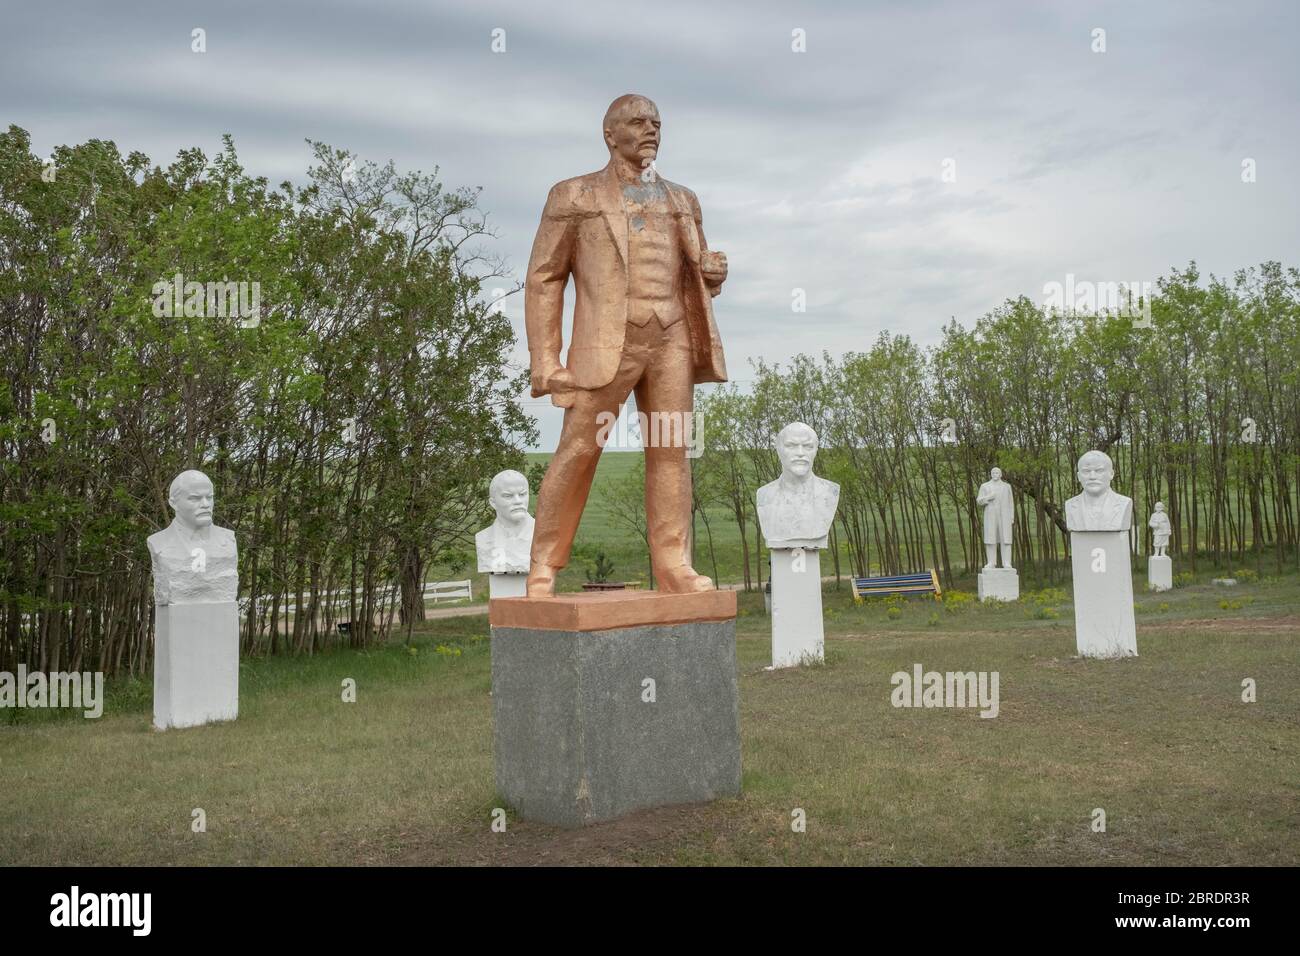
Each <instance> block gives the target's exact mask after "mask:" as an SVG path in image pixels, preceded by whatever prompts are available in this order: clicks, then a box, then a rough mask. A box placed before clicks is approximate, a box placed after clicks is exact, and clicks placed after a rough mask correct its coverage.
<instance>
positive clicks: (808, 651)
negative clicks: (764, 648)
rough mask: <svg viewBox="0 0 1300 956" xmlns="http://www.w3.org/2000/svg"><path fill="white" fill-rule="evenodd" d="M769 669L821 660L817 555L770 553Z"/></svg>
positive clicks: (805, 551)
mask: <svg viewBox="0 0 1300 956" xmlns="http://www.w3.org/2000/svg"><path fill="white" fill-rule="evenodd" d="M771 584H772V669H776V668H778V667H796V666H798V665H799V664H805V663H812V662H815V661H820V660H823V659H824V658H825V645H826V632H825V629H824V628H823V626H822V571H821V557H820V552H819V551H816V550H814V549H804V548H776V549H773V551H772V574H771Z"/></svg>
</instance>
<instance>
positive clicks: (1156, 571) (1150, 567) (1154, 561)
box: [1147, 554, 1174, 591]
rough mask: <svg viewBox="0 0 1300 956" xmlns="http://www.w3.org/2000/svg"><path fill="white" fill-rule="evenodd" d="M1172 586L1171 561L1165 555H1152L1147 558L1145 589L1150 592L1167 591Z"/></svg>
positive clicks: (1172, 570)
mask: <svg viewBox="0 0 1300 956" xmlns="http://www.w3.org/2000/svg"><path fill="white" fill-rule="evenodd" d="M1173 586H1174V562H1173V559H1172V558H1170V557H1169V555H1167V554H1153V555H1151V557H1149V558H1147V588H1148V589H1149V590H1151V591H1168V590H1169V589H1170V588H1172V587H1173Z"/></svg>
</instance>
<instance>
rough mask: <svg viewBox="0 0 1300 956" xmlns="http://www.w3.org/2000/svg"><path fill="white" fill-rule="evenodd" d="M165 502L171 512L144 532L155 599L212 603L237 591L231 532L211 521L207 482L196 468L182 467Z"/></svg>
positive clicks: (236, 554) (236, 557) (229, 598)
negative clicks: (158, 525) (165, 522)
mask: <svg viewBox="0 0 1300 956" xmlns="http://www.w3.org/2000/svg"><path fill="white" fill-rule="evenodd" d="M167 503H168V504H169V505H171V508H172V511H174V512H175V517H174V518H172V523H171V524H169V525H168V526H167V527H165V528H163V530H161V531H158V532H156V533H154V534H151V535H150V536H149V558H150V560H151V561H152V563H153V599H154V603H155V604H212V603H215V602H218V601H233V600H235V598H236V597H237V596H238V594H239V552H238V550H237V549H236V547H235V533H234V532H233V531H231V530H230V529H229V528H218V527H217V526H216V525H214V524H213V523H212V508H213V503H214V496H213V490H212V482H211V481H209V480H208V476H207V475H205V474H203V472H201V471H182V472H181V473H180V474H179V475H177V476H176V477H175V478H174V479H173V480H172V483H171V488H170V489H169V490H168V492H167Z"/></svg>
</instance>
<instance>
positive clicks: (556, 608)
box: [488, 591, 736, 631]
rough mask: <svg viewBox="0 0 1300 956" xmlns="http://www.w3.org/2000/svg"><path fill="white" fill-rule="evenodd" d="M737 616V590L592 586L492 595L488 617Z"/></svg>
mask: <svg viewBox="0 0 1300 956" xmlns="http://www.w3.org/2000/svg"><path fill="white" fill-rule="evenodd" d="M735 616H736V592H735V591H693V592H691V593H688V594H670V593H669V592H667V591H591V592H583V593H573V594H557V595H554V596H553V597H544V598H532V597H511V598H493V599H492V600H491V601H490V602H488V623H489V624H491V625H492V627H524V628H530V629H532V630H542V631H608V630H613V629H615V628H620V627H644V626H647V625H655V624H688V623H693V622H696V621H730V620H732V619H734V618H735Z"/></svg>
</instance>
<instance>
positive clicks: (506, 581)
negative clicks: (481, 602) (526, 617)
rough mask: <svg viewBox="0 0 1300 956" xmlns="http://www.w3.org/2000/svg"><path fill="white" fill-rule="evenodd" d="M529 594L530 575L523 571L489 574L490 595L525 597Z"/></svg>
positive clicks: (496, 596) (494, 596)
mask: <svg viewBox="0 0 1300 956" xmlns="http://www.w3.org/2000/svg"><path fill="white" fill-rule="evenodd" d="M527 594H528V575H526V574H522V573H511V574H489V575H488V597H489V598H506V597H524V596H525V595H527Z"/></svg>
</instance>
